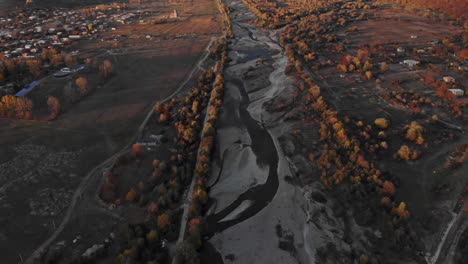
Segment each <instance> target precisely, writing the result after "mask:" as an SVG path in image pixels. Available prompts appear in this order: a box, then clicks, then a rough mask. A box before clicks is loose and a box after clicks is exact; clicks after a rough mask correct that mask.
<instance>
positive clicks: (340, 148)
mask: <svg viewBox="0 0 468 264" xmlns="http://www.w3.org/2000/svg"><path fill="white" fill-rule="evenodd" d="M352 3H359V2H356V1H349V2H348V3H347V4H346V5H335V9H334V10H333V11H332V12H328V13H326V14H325V15H324V16H319V17H316V16H309V17H304V18H303V19H301V20H300V21H298V22H297V23H294V24H292V25H289V26H287V27H286V29H285V30H284V31H283V33H282V34H281V39H280V40H281V43H282V44H283V46H285V49H286V54H287V55H288V58H289V60H290V64H291V65H293V66H294V67H293V68H294V69H295V70H296V73H295V76H296V77H298V78H301V80H302V82H303V84H304V85H306V88H305V89H304V90H305V91H307V96H306V100H305V107H306V109H307V110H306V111H309V113H311V114H313V116H314V117H315V120H316V121H317V122H318V123H319V125H320V129H319V134H320V139H321V141H322V144H323V149H322V151H321V153H320V154H318V155H312V154H311V155H309V159H310V160H311V162H312V163H311V164H313V165H315V166H317V168H318V169H319V171H320V173H321V176H320V179H321V181H322V183H323V184H324V185H325V186H327V187H329V188H332V187H333V186H334V185H338V184H340V183H342V182H343V181H344V180H346V179H348V180H349V181H350V182H351V183H353V184H352V185H351V187H350V188H352V189H353V190H356V191H355V192H354V193H355V194H356V195H357V198H360V199H363V200H362V202H364V203H366V206H367V204H368V206H369V207H372V206H373V204H374V203H373V202H370V201H368V199H369V198H371V197H375V195H376V194H377V195H378V197H380V198H378V199H379V200H381V203H380V204H381V205H382V206H383V208H384V211H385V212H386V213H387V215H388V216H390V217H391V218H392V219H393V221H392V223H393V225H394V226H393V228H394V230H395V232H396V231H397V230H399V229H400V228H404V226H405V224H404V223H403V222H402V220H404V219H406V218H407V217H408V216H409V212H408V210H407V209H406V204H404V203H400V202H397V201H395V198H394V194H395V192H396V188H395V185H394V183H393V182H392V180H391V177H389V176H388V175H386V174H384V173H382V172H381V171H380V170H379V169H378V168H377V167H375V165H374V164H373V163H372V162H370V161H368V160H367V159H366V156H368V154H367V153H366V149H375V148H376V147H375V146H374V145H369V144H368V142H369V141H371V140H374V139H373V138H372V137H373V136H372V134H373V133H376V134H377V138H378V139H379V140H381V139H384V138H385V137H386V135H385V130H386V129H387V128H388V127H389V125H390V124H389V122H388V120H386V119H384V118H378V119H376V120H375V122H374V127H373V126H371V125H364V123H363V122H362V121H359V122H356V123H353V122H350V121H351V120H350V118H343V119H342V118H340V116H339V114H338V113H337V112H336V111H335V110H334V109H333V108H332V107H331V106H330V105H329V104H328V103H327V102H326V101H325V98H324V97H323V96H322V95H321V94H320V87H318V85H316V84H315V83H313V81H312V80H310V78H309V77H308V76H307V75H306V74H305V72H304V70H303V65H302V61H304V60H305V61H307V58H304V55H305V56H308V54H314V53H315V52H319V51H320V48H321V45H320V43H321V42H328V41H333V38H323V37H320V36H319V35H322V36H323V32H327V33H329V32H333V31H334V30H335V28H336V25H333V22H332V21H335V22H337V21H339V19H340V18H343V17H344V18H345V19H346V21H342V23H346V22H347V21H350V20H352V19H356V18H357V17H361V16H360V15H359V12H356V13H355V14H353V12H351V11H350V10H349V6H350V5H352ZM358 6H360V8H361V9H364V8H368V7H365V5H358ZM350 14H353V15H350ZM312 21H313V22H312ZM338 26H339V25H338ZM305 39H307V41H305ZM315 39H317V41H314V40H315ZM299 51H301V52H300V53H299ZM369 57H370V52H369V51H368V50H366V49H362V50H360V51H358V54H357V56H355V57H348V58H345V59H346V61H345V62H344V63H343V71H344V68H345V67H346V71H349V70H352V71H355V70H359V71H362V72H367V71H369V70H370V69H371V68H372V67H373V66H372V64H371V63H370V62H369V61H368V58H369ZM351 65H352V66H351ZM381 70H386V67H385V65H383V68H382V69H381ZM309 115H310V114H309ZM350 127H351V128H352V129H349V128H350ZM356 130H357V131H358V133H353V131H356ZM373 131H375V132H373ZM371 132H372V133H371ZM360 138H362V139H363V141H362V142H361V141H360ZM363 146H364V148H363ZM376 146H377V148H384V149H386V148H388V145H387V143H386V142H385V141H380V143H379V144H376ZM374 199H375V198H374Z"/></svg>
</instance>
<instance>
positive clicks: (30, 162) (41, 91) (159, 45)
mask: <svg viewBox="0 0 468 264" xmlns="http://www.w3.org/2000/svg"><path fill="white" fill-rule="evenodd" d="M157 5H158V4H157V3H153V4H148V5H145V6H144V7H145V8H147V9H148V10H151V9H152V8H154V7H155V6H157ZM185 5H186V4H183V5H175V6H174V7H171V5H168V6H167V8H168V10H172V9H174V8H184V10H187V11H190V10H192V9H191V8H195V7H196V9H197V10H199V9H201V10H205V11H203V12H204V13H203V12H198V11H193V13H191V14H195V16H196V17H195V16H194V17H192V18H189V17H190V16H191V15H187V19H186V20H181V21H176V22H173V23H168V24H162V25H158V26H157V27H156V28H157V29H155V31H150V32H149V31H148V29H150V28H152V25H146V26H145V25H135V29H136V30H135V31H133V30H132V26H127V25H125V26H123V27H122V28H120V27H118V28H117V30H116V31H112V33H116V32H119V33H125V34H127V36H128V39H127V40H125V41H121V42H120V43H119V46H118V48H115V46H114V45H113V44H112V42H113V40H110V41H104V42H101V41H98V40H83V41H80V43H79V45H78V46H75V47H73V48H74V49H79V50H80V54H84V55H85V56H86V57H90V58H96V59H99V60H104V59H108V60H109V61H111V62H112V65H113V70H114V71H113V75H112V77H111V78H110V79H108V80H106V81H103V80H102V79H101V78H100V77H99V76H97V73H96V72H93V71H92V70H84V71H81V72H77V73H75V74H73V75H71V76H70V77H66V78H63V79H62V78H60V79H58V78H53V77H50V78H47V79H46V80H44V82H42V83H41V86H40V87H38V88H37V90H34V91H33V92H31V95H30V96H31V97H38V98H40V97H43V96H46V95H56V96H57V97H58V98H61V96H62V95H61V94H63V87H64V86H65V85H66V84H67V83H68V82H73V81H74V79H75V78H76V77H79V76H84V77H87V78H88V81H89V82H88V84H89V85H90V86H92V87H93V92H92V93H90V94H89V95H88V96H86V97H84V98H82V99H81V100H80V101H78V102H76V103H73V104H70V103H63V108H62V111H63V113H62V115H60V116H59V118H58V119H56V120H54V121H51V122H34V121H15V120H8V119H1V120H0V135H1V139H0V145H1V146H2V147H1V152H0V161H1V164H0V166H1V167H2V172H1V173H0V184H1V185H0V199H1V200H2V207H1V209H0V219H1V220H0V222H1V223H2V227H1V228H0V234H1V236H0V245H1V246H0V248H1V250H0V254H2V255H3V261H5V263H15V262H18V261H20V260H21V259H23V260H26V259H27V258H28V257H29V255H30V254H31V253H32V252H33V250H34V249H36V248H37V247H38V246H39V245H40V244H41V243H42V242H43V241H44V240H46V239H47V238H48V237H49V236H50V235H51V234H52V233H53V232H54V230H55V229H56V228H57V227H58V226H59V225H60V224H61V221H62V218H63V217H64V215H65V213H66V212H67V209H68V206H69V205H70V201H71V200H72V196H73V194H74V193H75V189H76V188H77V187H78V186H79V185H80V183H82V180H83V178H84V177H85V175H86V174H87V173H88V172H89V171H90V170H91V169H92V168H93V167H95V166H96V165H98V164H99V163H101V162H102V161H104V160H105V159H106V158H108V157H109V156H111V155H112V154H114V153H115V152H117V151H118V150H120V149H121V148H122V147H124V146H125V145H126V144H128V143H129V141H130V140H131V139H133V138H134V134H135V132H136V131H137V129H138V126H139V125H140V124H141V122H142V121H143V119H144V117H145V115H146V113H147V112H148V111H149V110H150V109H151V108H152V107H153V106H154V103H155V102H156V101H157V100H162V99H164V98H167V97H169V96H170V95H172V94H173V93H174V92H175V91H176V90H177V89H179V90H180V91H181V92H183V91H185V89H187V87H189V86H190V85H193V83H195V81H194V79H195V78H196V77H197V75H198V74H195V75H193V76H192V75H190V73H191V72H193V71H195V73H196V72H198V71H199V70H200V69H199V68H196V69H195V70H193V69H194V67H195V66H196V64H197V62H198V61H199V60H200V59H201V58H202V57H203V55H204V53H205V52H206V51H205V48H206V46H207V45H208V44H209V43H210V42H211V38H212V37H215V36H218V35H219V34H220V30H221V29H220V28H219V27H217V26H216V25H217V24H216V19H218V18H217V13H216V12H217V9H216V6H215V5H214V4H213V3H212V2H211V1H199V2H197V4H195V5H193V6H192V7H190V6H189V7H187V8H186V9H185ZM187 5H190V3H188V4H187ZM210 6H211V8H209V7H210ZM155 17H156V14H155ZM192 19H193V20H192ZM193 22H196V23H197V25H198V26H197V27H195V28H194V27H192V26H191V23H193ZM119 30H122V31H119ZM173 31H174V33H175V34H190V35H191V36H190V38H176V37H175V36H174V35H173V34H172V33H173ZM163 32H166V33H163ZM149 33H150V34H154V35H160V34H164V39H158V40H155V39H151V40H150V39H147V38H146V35H147V34H149ZM103 35H104V36H106V35H105V34H103ZM111 47H114V48H111ZM201 66H202V67H203V66H204V64H203V65H201ZM197 67H198V66H197ZM189 76H192V77H193V78H188V82H187V77H189ZM182 83H184V84H186V85H185V86H183V87H180V85H181V84H182ZM180 88H182V89H180ZM43 107H47V106H46V105H44V106H43ZM95 177H99V175H96V176H95ZM94 191H95V190H94ZM26 193H27V195H25V194H26ZM93 197H94V196H93ZM79 210H82V211H79ZM96 210H97V211H96ZM77 211H79V212H82V214H83V215H87V214H88V211H89V214H90V215H93V214H95V215H96V216H95V217H97V215H99V214H104V215H105V214H106V213H105V212H104V213H103V212H102V211H101V210H100V209H99V208H98V209H93V208H81V209H77ZM104 211H105V210H104ZM94 212H95V213H94ZM110 217H111V219H112V216H110ZM97 218H99V217H97ZM102 220H103V221H104V218H102ZM73 221H81V220H78V219H76V220H73ZM89 221H91V218H90V219H89ZM89 221H88V220H86V221H85V222H78V223H79V224H77V227H76V228H77V229H80V225H81V227H86V226H88V225H89V224H90V222H89ZM91 222H92V221H91ZM104 222H105V221H104ZM75 223H76V222H75ZM72 225H73V222H72ZM101 227H102V226H101ZM101 227H100V225H97V224H96V228H101ZM69 228H72V227H71V226H68V227H67V228H66V230H67V232H68V229H69ZM70 231H71V230H70ZM89 231H91V230H89ZM71 233H72V234H75V233H74V232H73V231H72V232H71ZM92 233H93V232H91V233H86V234H92ZM94 233H95V234H97V231H96V232H94ZM107 234H108V233H107ZM87 239H89V240H87ZM96 239H98V238H97V236H92V237H91V236H90V237H85V236H84V235H83V237H82V240H81V241H83V243H85V244H88V243H93V241H94V240H96ZM70 243H71V242H70V241H67V245H68V244H70ZM91 245H92V244H91ZM85 249H86V248H85ZM81 253H83V252H79V253H77V254H81Z"/></svg>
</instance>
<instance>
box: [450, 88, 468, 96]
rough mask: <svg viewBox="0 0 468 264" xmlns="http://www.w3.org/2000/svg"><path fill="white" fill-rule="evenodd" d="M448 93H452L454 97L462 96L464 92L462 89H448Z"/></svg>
mask: <svg viewBox="0 0 468 264" xmlns="http://www.w3.org/2000/svg"><path fill="white" fill-rule="evenodd" d="M448 90H449V92H451V93H453V94H454V95H455V96H463V95H464V94H465V91H463V90H462V89H448Z"/></svg>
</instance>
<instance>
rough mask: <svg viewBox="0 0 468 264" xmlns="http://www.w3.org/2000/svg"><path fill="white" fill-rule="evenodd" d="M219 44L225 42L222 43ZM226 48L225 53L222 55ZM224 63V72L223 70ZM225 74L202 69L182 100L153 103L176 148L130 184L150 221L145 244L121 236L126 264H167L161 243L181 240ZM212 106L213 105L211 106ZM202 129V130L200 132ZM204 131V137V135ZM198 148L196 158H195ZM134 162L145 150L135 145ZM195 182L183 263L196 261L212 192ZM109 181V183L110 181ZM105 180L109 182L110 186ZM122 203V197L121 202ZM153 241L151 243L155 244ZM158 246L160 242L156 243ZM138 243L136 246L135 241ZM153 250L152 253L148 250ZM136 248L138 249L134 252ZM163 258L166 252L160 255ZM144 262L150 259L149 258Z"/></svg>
mask: <svg viewBox="0 0 468 264" xmlns="http://www.w3.org/2000/svg"><path fill="white" fill-rule="evenodd" d="M218 45H226V43H225V42H220V44H218ZM214 51H215V52H216V54H213V55H214V57H215V60H216V61H221V58H223V59H222V61H221V62H222V63H221V65H224V61H225V51H224V49H219V48H215V49H214ZM220 51H222V54H218V53H219V52H220ZM223 67H224V66H221V69H220V70H219V71H220V72H222V71H223ZM222 82H223V80H222V77H220V75H219V74H218V75H215V74H214V73H213V72H211V71H205V72H202V73H201V74H200V76H199V80H198V85H197V87H196V88H194V89H192V91H191V92H190V93H189V94H188V95H187V96H186V97H183V98H179V99H172V100H171V101H169V102H167V103H165V104H162V103H159V102H158V103H156V105H155V115H154V116H155V117H154V119H155V122H157V123H158V126H164V127H171V126H173V128H174V130H175V137H174V147H175V148H176V150H177V152H176V153H175V154H174V155H172V156H171V157H170V159H169V160H158V159H155V160H153V162H152V165H153V172H152V174H151V175H150V176H149V177H148V178H147V179H146V180H145V181H140V182H139V183H138V184H137V186H135V187H133V188H130V190H129V191H128V193H127V194H126V195H125V200H126V202H129V203H138V204H139V205H140V206H145V207H146V213H147V217H146V219H147V220H146V222H145V223H144V224H142V225H140V228H141V229H142V230H145V231H144V232H143V234H142V236H141V237H142V239H143V240H141V246H140V247H139V248H137V247H135V243H134V242H135V241H132V240H128V239H126V238H125V237H123V242H122V246H121V251H120V252H121V254H120V255H119V256H118V258H119V259H120V261H121V262H122V263H126V261H130V260H131V259H133V260H138V261H144V262H145V261H157V262H158V263H165V262H166V261H167V259H158V258H157V256H158V254H162V252H164V254H163V255H164V256H167V251H166V250H167V249H165V248H162V247H161V245H162V244H161V241H163V240H164V239H167V240H169V241H173V240H174V239H176V238H177V232H178V230H179V226H177V224H176V223H178V221H180V213H181V212H180V211H179V210H178V208H179V205H180V203H181V198H182V195H181V194H182V192H183V191H184V190H185V189H186V188H184V187H183V186H189V185H190V180H191V179H192V172H193V171H194V170H195V168H197V167H198V165H197V166H195V163H197V164H199V163H200V162H201V161H203V162H206V163H208V164H209V158H208V157H209V155H210V154H209V153H211V147H212V138H213V136H214V122H215V119H216V115H217V111H215V109H217V108H216V107H217V106H218V105H219V104H220V101H218V100H214V99H213V98H220V96H221V91H220V88H219V87H220V85H222ZM208 104H209V106H208ZM205 111H207V115H208V118H207V122H206V124H205V125H204V127H202V124H203V120H204V113H205ZM202 129H203V130H202ZM202 131H203V132H202ZM201 133H203V137H202V140H201V141H200V134H201ZM208 135H210V136H208ZM197 152H198V153H199V154H198V160H197ZM132 155H133V157H134V160H139V159H141V158H142V157H144V155H145V154H144V152H143V150H142V148H141V147H140V146H139V145H137V144H135V145H134V146H133V147H132ZM117 163H118V164H126V163H128V158H124V159H122V160H119V161H116V164H117ZM196 177H197V179H196V181H197V185H196V188H195V190H194V193H193V197H192V200H191V201H192V202H191V205H190V215H191V219H190V221H189V222H188V225H189V226H188V229H187V230H188V233H187V235H186V236H187V240H186V241H185V242H184V244H183V245H182V247H181V248H180V249H179V250H178V254H179V255H180V256H179V259H180V260H181V261H182V262H185V260H187V261H193V259H196V258H197V254H196V248H198V247H199V246H200V245H201V227H200V224H201V222H202V221H201V218H200V217H201V215H202V205H203V204H205V203H206V201H207V199H208V195H207V193H206V190H205V188H204V187H203V186H204V185H203V184H201V183H199V181H201V179H199V176H196ZM107 182H110V184H107ZM106 184H107V185H108V186H115V185H116V184H118V183H115V182H112V181H111V180H109V181H108V180H106ZM106 184H105V185H106ZM119 202H120V201H119ZM151 241H153V242H151ZM153 245H156V246H153ZM137 246H138V245H137ZM148 251H151V252H152V253H151V254H149V253H145V252H148ZM135 252H136V253H135ZM161 256H162V255H161ZM145 263H146V262H145Z"/></svg>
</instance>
